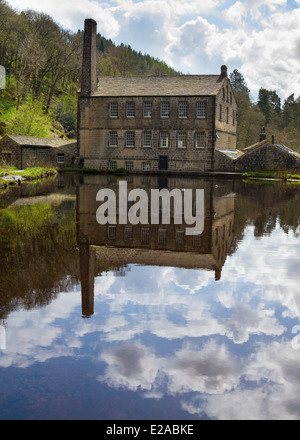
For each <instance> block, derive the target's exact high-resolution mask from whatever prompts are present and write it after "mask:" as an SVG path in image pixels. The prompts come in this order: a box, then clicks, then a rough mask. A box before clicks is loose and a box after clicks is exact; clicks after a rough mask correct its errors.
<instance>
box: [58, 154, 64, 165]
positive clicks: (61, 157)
mask: <svg viewBox="0 0 300 440" xmlns="http://www.w3.org/2000/svg"><path fill="white" fill-rule="evenodd" d="M57 163H65V155H64V154H62V153H59V154H58V155H57Z"/></svg>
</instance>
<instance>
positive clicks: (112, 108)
mask: <svg viewBox="0 0 300 440" xmlns="http://www.w3.org/2000/svg"><path fill="white" fill-rule="evenodd" d="M109 117H110V118H118V117H119V103H118V102H111V103H110V104H109Z"/></svg>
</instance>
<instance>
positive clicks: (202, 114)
mask: <svg viewBox="0 0 300 440" xmlns="http://www.w3.org/2000/svg"><path fill="white" fill-rule="evenodd" d="M206 107H207V106H206V102H197V118H206Z"/></svg>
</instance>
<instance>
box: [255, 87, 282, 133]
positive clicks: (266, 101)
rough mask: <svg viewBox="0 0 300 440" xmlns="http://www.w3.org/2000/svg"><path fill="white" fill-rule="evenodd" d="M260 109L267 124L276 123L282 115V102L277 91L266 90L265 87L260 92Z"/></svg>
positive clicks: (258, 102)
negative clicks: (277, 118) (276, 119)
mask: <svg viewBox="0 0 300 440" xmlns="http://www.w3.org/2000/svg"><path fill="white" fill-rule="evenodd" d="M257 104H258V107H259V108H260V111H261V112H262V113H263V115H264V116H265V124H266V125H268V124H270V123H271V122H274V118H275V117H276V116H278V115H279V114H280V111H281V100H280V97H279V96H278V95H277V93H276V91H275V90H272V91H270V90H266V89H264V88H263V87H261V88H260V89H259V92H258V101H257Z"/></svg>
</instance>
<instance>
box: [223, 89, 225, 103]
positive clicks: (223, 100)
mask: <svg viewBox="0 0 300 440" xmlns="http://www.w3.org/2000/svg"><path fill="white" fill-rule="evenodd" d="M223 101H225V88H224V87H223Z"/></svg>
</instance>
